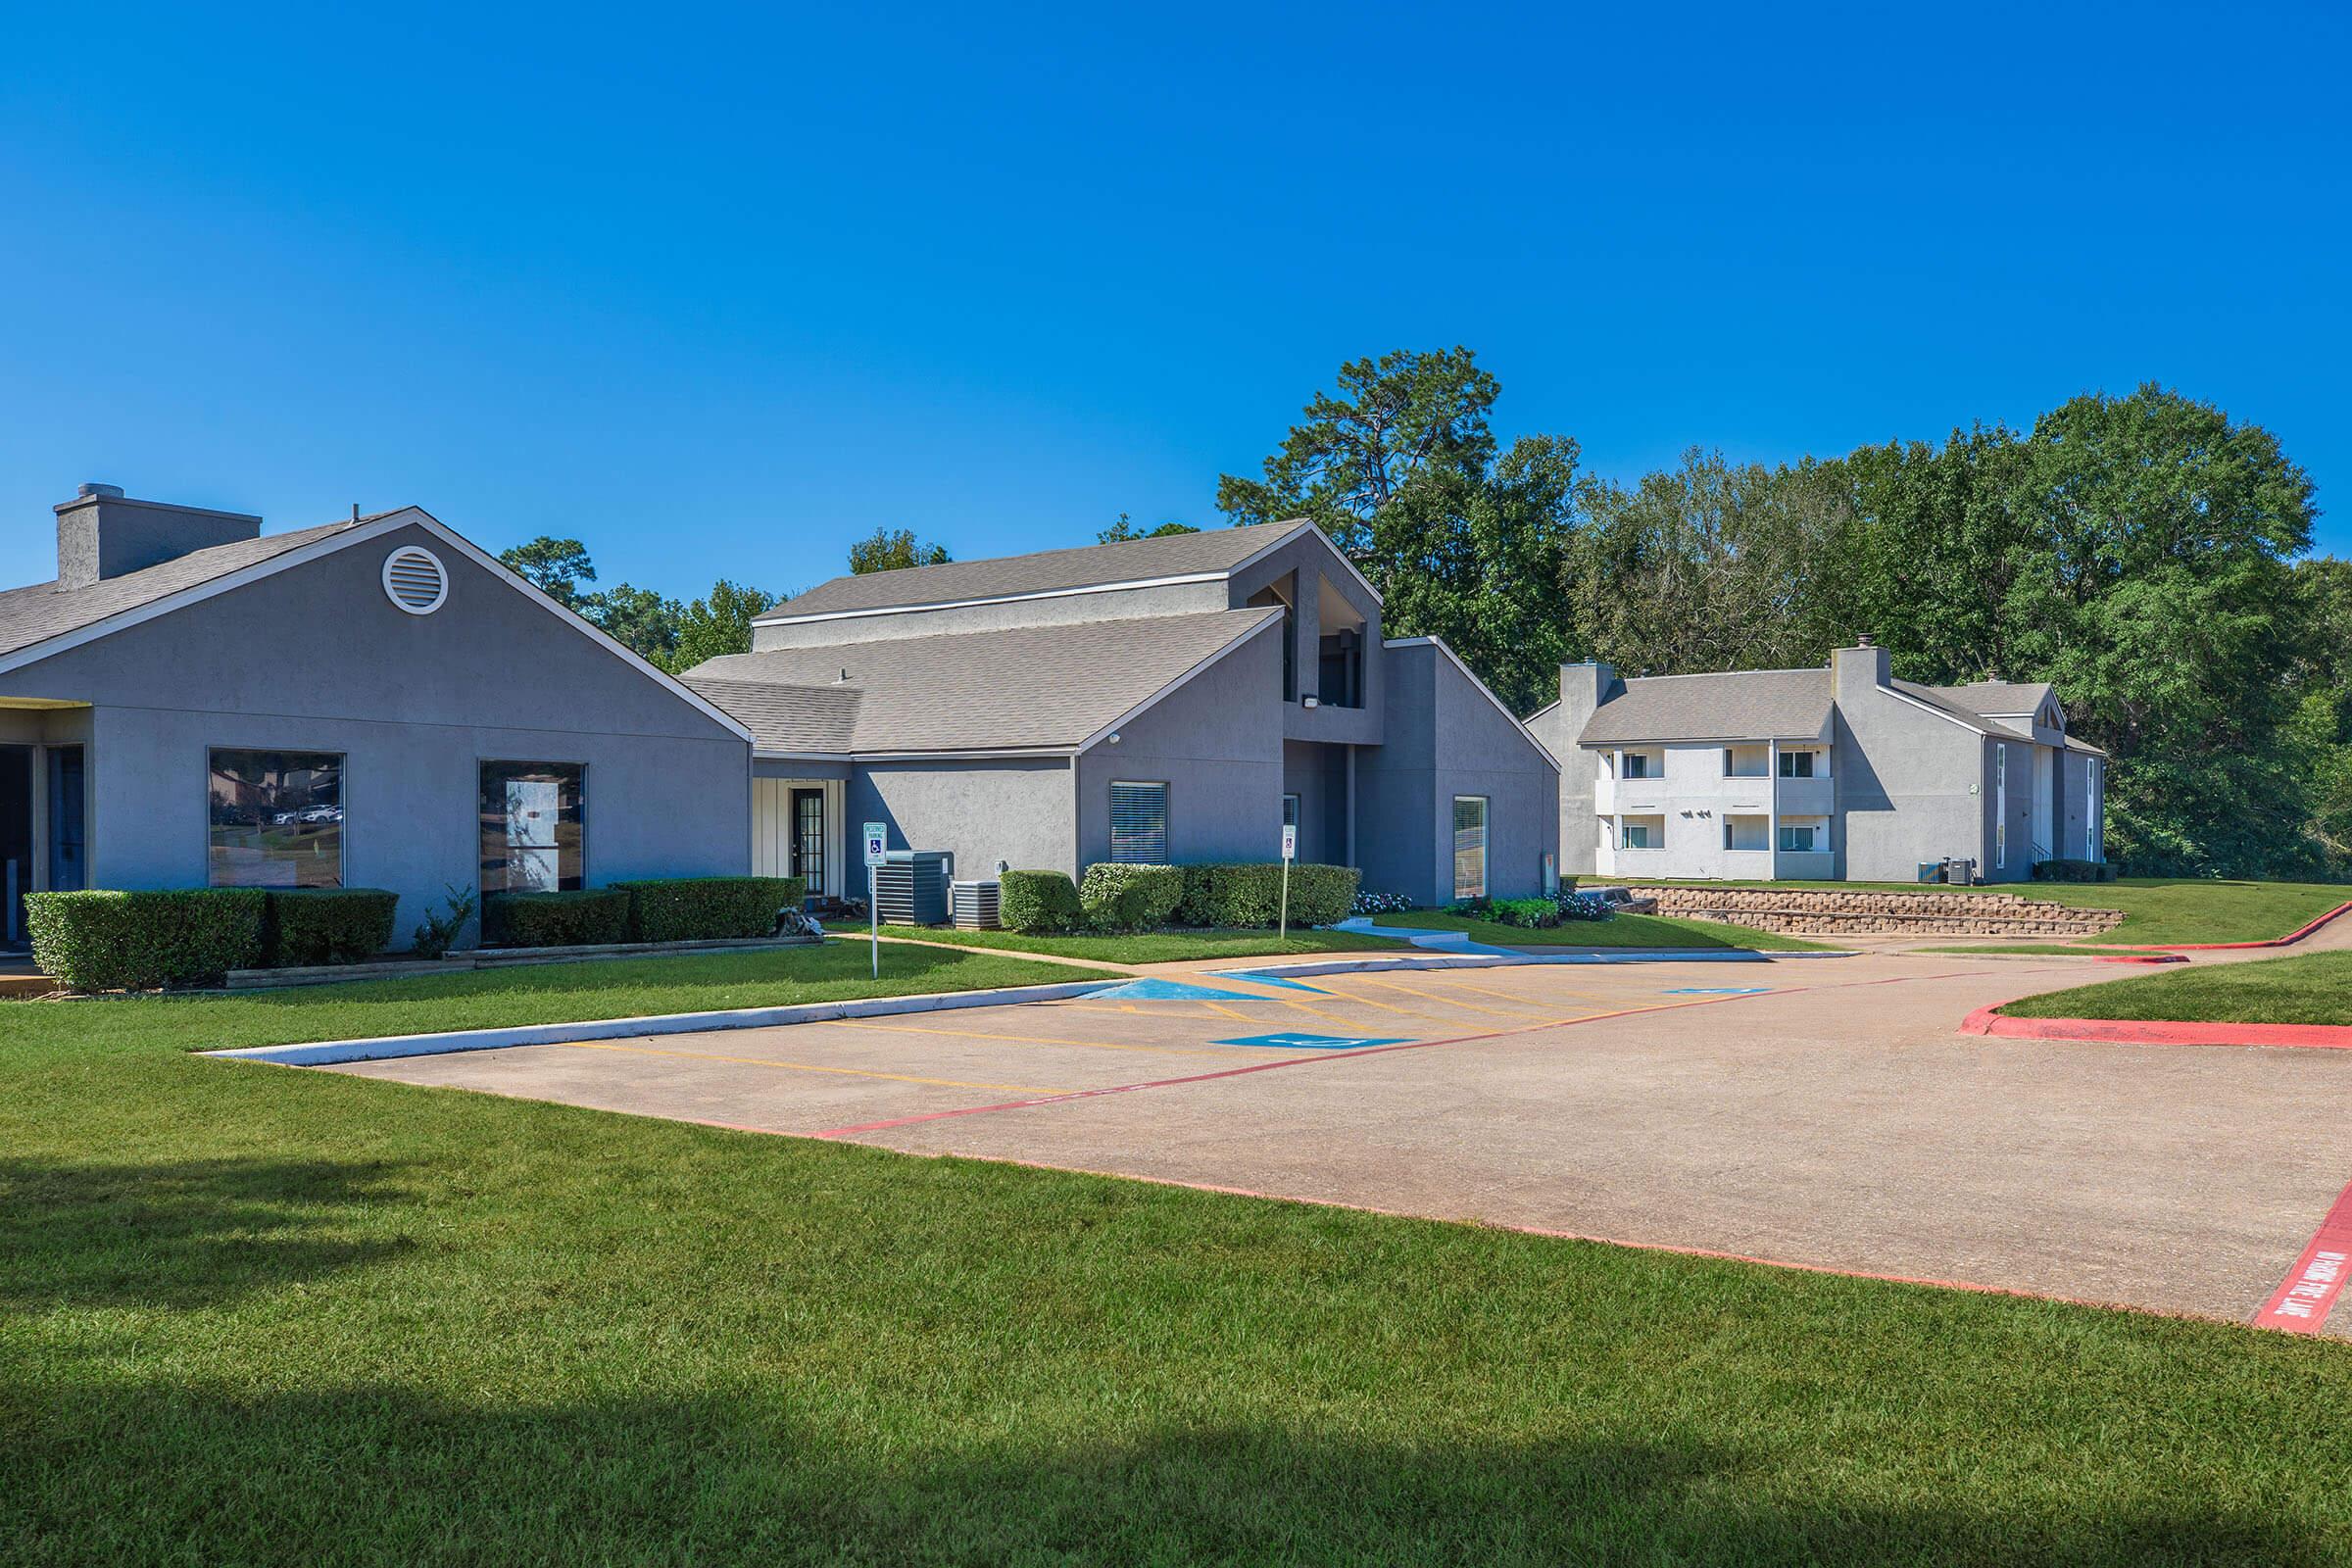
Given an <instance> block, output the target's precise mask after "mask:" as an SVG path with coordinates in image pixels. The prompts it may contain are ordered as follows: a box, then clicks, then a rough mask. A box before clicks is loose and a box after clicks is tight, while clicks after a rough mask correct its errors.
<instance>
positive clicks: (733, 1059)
mask: <svg viewBox="0 0 2352 1568" xmlns="http://www.w3.org/2000/svg"><path fill="white" fill-rule="evenodd" d="M559 1043H560V1044H563V1045H566V1046H569V1047H570V1048H571V1049H573V1050H574V1051H626V1052H629V1053H631V1054H635V1055H639V1056H683V1057H687V1058H689V1059H692V1060H695V1061H724V1062H729V1063H732V1064H734V1065H736V1066H741V1067H775V1068H779V1069H781V1070H782V1071H785V1072H827V1073H838V1074H840V1075H841V1076H842V1077H845V1078H883V1079H888V1080H889V1081H890V1082H892V1083H898V1084H929V1085H932V1086H933V1087H934V1088H939V1089H1002V1090H1005V1091H1007V1092H1009V1093H1012V1094H1016V1095H1067V1094H1072V1093H1075V1091H1073V1090H1068V1089H1041V1088H1039V1087H1038V1086H1037V1085H1035V1084H996V1083H973V1082H971V1081H969V1080H967V1079H962V1078H918V1077H916V1076H914V1075H913V1074H912V1073H904V1072H868V1071H866V1070H865V1069H864V1068H862V1067H820V1066H817V1065H816V1064H815V1063H813V1062H807V1061H769V1060H766V1059H765V1058H763V1057H760V1056H722V1055H720V1054H717V1053H716V1052H711V1051H663V1050H660V1049H658V1048H656V1047H653V1046H623V1045H618V1044H615V1043H614V1042H613V1041H610V1040H566V1041H562V1042H559ZM1203 1054H1206V1053H1203Z"/></svg>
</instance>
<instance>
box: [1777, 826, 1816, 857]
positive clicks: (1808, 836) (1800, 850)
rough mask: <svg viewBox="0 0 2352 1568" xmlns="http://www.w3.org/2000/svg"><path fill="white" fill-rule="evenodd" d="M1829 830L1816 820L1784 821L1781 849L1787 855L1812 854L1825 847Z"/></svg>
mask: <svg viewBox="0 0 2352 1568" xmlns="http://www.w3.org/2000/svg"><path fill="white" fill-rule="evenodd" d="M1826 838H1827V830H1826V829H1824V828H1823V827H1822V826H1821V825H1820V824H1819V823H1815V822H1783V823H1782V824H1781V851H1782V853H1783V854H1786V855H1810V854H1812V853H1813V852H1814V851H1815V850H1818V849H1821V848H1823V847H1824V841H1825V839H1826Z"/></svg>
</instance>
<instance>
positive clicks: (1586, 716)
mask: <svg viewBox="0 0 2352 1568" xmlns="http://www.w3.org/2000/svg"><path fill="white" fill-rule="evenodd" d="M1624 692H1625V682H1624V681H1622V680H1620V679H1618V678H1617V672H1616V671H1615V670H1613V669H1611V668H1610V667H1609V666H1608V665H1606V664H1601V663H1591V662H1588V663H1581V664H1562V665H1561V666H1560V700H1559V701H1558V702H1556V703H1553V704H1551V705H1550V706H1549V707H1547V708H1544V709H1542V710H1540V711H1537V712H1535V713H1532V714H1530V715H1529V716H1528V718H1527V721H1526V722H1527V728H1528V732H1529V733H1530V734H1532V735H1534V736H1535V737H1536V739H1537V740H1539V741H1542V742H1543V743H1544V750H1546V751H1548V752H1550V753H1551V755H1552V756H1553V758H1555V759H1556V760H1558V761H1559V764H1560V872H1561V874H1562V875H1564V876H1590V875H1592V874H1593V857H1594V855H1595V854H1596V853H1597V852H1598V850H1599V848H1600V835H1599V831H1598V824H1597V820H1596V819H1595V817H1594V816H1593V794H1594V788H1593V781H1594V780H1595V779H1597V778H1598V777H1599V776H1600V756H1599V754H1598V753H1596V752H1588V751H1585V750H1583V749H1582V748H1581V747H1579V746H1578V745H1577V741H1578V739H1579V738H1580V737H1581V736H1583V734H1584V732H1585V725H1586V724H1587V723H1588V722H1590V721H1591V720H1592V717H1593V710H1595V709H1597V708H1598V707H1599V706H1600V705H1601V704H1603V703H1605V702H1608V701H1610V700H1611V699H1612V698H1615V697H1619V696H1622V695H1623V694H1624Z"/></svg>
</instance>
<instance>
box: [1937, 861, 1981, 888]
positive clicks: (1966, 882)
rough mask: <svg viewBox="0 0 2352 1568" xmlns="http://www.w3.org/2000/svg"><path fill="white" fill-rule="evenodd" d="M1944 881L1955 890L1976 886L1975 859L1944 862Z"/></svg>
mask: <svg viewBox="0 0 2352 1568" xmlns="http://www.w3.org/2000/svg"><path fill="white" fill-rule="evenodd" d="M1943 880H1944V882H1945V883H1946V884H1947V885H1948V886H1951V887H1955V888H1965V887H1973V886H1975V885H1976V880H1977V862H1976V861H1975V860H1973V859H1955V860H1946V861H1944V862H1943Z"/></svg>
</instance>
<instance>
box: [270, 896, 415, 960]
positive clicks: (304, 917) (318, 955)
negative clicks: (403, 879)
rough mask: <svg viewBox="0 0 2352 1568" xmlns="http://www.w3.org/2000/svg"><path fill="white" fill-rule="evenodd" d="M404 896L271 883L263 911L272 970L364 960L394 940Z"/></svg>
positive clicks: (382, 949)
mask: <svg viewBox="0 0 2352 1568" xmlns="http://www.w3.org/2000/svg"><path fill="white" fill-rule="evenodd" d="M399 910H400V895H399V894H397V893H389V892H386V891H385V890H384V889H382V888H272V889H270V893H269V902H268V904H267V906H266V907H265V909H264V913H263V916H262V963H263V964H264V965H265V966H266V967H268V968H271V969H292V968H301V967H303V966H305V965H308V964H316V963H361V962H365V961H366V960H367V959H369V958H372V957H374V956H376V955H377V954H379V953H381V952H383V951H384V949H386V948H388V947H390V946H391V945H392V917H393V916H394V915H395V914H396V913H398V912H399Z"/></svg>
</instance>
